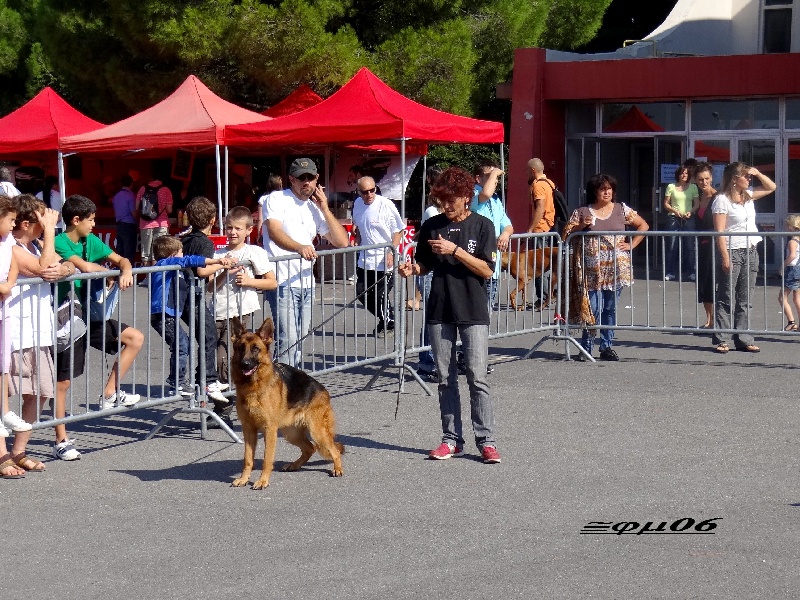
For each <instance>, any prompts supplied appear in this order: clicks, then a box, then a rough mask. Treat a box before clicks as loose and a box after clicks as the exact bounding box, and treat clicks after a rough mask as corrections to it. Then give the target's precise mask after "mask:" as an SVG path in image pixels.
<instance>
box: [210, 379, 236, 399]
mask: <svg viewBox="0 0 800 600" xmlns="http://www.w3.org/2000/svg"><path fill="white" fill-rule="evenodd" d="M223 386H224V387H223ZM227 387H228V384H227V383H220V382H219V381H212V382H211V383H209V384H208V385H207V386H206V396H208V397H209V398H211V399H212V400H216V401H217V402H221V403H223V404H228V403H229V402H230V400H228V399H227V398H226V397H225V396H223V395H222V390H224V389H226V388H227Z"/></svg>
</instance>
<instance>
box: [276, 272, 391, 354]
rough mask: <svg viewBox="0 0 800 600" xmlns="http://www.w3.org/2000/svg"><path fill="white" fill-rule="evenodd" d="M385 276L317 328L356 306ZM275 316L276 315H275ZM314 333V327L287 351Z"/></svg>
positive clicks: (287, 350) (287, 349)
mask: <svg viewBox="0 0 800 600" xmlns="http://www.w3.org/2000/svg"><path fill="white" fill-rule="evenodd" d="M384 273H386V271H384ZM385 278H386V275H384V276H383V277H382V278H379V279H378V280H377V281H376V282H375V283H373V284H372V285H371V286H369V287H367V288H364V291H363V292H362V293H361V294H358V295H357V296H356V297H355V298H353V299H352V300H351V301H350V302H348V303H347V304H344V305H343V306H342V307H341V308H340V309H339V310H337V311H336V312H335V313H333V314H332V315H331V316H329V317H328V318H327V319H325V320H324V321H322V322H321V323H319V324H318V325H317V328H319V327H322V326H323V325H326V324H327V323H329V322H330V321H331V320H332V319H334V318H336V316H338V315H339V314H341V313H342V312H343V311H345V310H346V309H348V308H350V307H351V306H355V305H356V302H358V299H359V298H361V297H366V295H367V292H369V291H370V290H371V289H373V288H374V287H376V286H377V285H378V284H379V283H380V282H381V280H382V279H385ZM387 296H388V294H387ZM273 316H274V315H273ZM273 320H274V319H273ZM313 333H314V328H312V329H311V330H310V331H309V332H308V333H307V334H305V335H304V336H303V337H301V338H298V339H297V341H296V342H295V343H294V344H292V345H291V346H289V347H288V348H286V353H287V354H288V352H289V351H290V350H292V349H293V348H294V347H295V346H297V345H298V344H300V343H301V342H302V341H303V340H305V339H306V338H307V337H309V336H311V335H312V334H313Z"/></svg>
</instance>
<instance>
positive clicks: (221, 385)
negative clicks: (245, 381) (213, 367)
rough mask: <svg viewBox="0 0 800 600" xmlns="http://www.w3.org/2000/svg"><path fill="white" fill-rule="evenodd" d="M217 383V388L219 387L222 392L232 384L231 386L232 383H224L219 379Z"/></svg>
mask: <svg viewBox="0 0 800 600" xmlns="http://www.w3.org/2000/svg"><path fill="white" fill-rule="evenodd" d="M215 383H216V384H217V389H218V390H219V391H220V392H224V391H225V390H227V389H228V388H229V387H231V386H230V385H228V384H227V383H222V382H221V381H220V380H219V379H218V380H217V381H216V382H215Z"/></svg>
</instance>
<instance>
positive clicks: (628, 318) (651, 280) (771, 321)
mask: <svg viewBox="0 0 800 600" xmlns="http://www.w3.org/2000/svg"><path fill="white" fill-rule="evenodd" d="M612 235H615V236H617V237H621V238H624V239H626V240H628V241H630V240H631V238H633V237H635V236H643V237H644V239H643V240H642V242H641V243H640V244H639V246H638V247H637V248H636V249H634V250H633V257H632V267H633V281H634V283H633V285H632V286H630V287H623V288H622V291H621V294H620V297H619V299H618V301H617V305H616V309H617V310H616V324H614V325H609V324H608V323H598V324H596V325H594V326H592V327H591V329H594V330H598V331H599V330H604V329H610V330H615V331H624V330H630V331H657V332H663V333H683V334H687V333H692V334H704V335H709V336H711V335H713V334H715V333H729V334H737V333H747V334H750V335H760V336H765V335H766V336H792V335H796V333H795V332H792V331H788V332H787V331H784V327H785V326H786V320H785V318H784V315H783V310H782V309H781V308H780V306H779V304H778V300H777V296H778V292H779V291H780V290H782V289H783V288H784V287H785V285H784V284H785V281H784V272H783V268H782V267H780V268H779V269H778V270H772V271H771V268H770V265H771V264H772V261H771V260H770V258H771V257H772V256H780V257H783V256H784V251H785V246H786V241H787V240H788V238H789V237H791V235H792V234H791V233H785V232H769V231H763V232H761V231H760V232H758V233H727V232H720V233H717V232H707V231H680V232H679V231H647V232H644V233H640V232H634V231H627V232H619V231H617V232H600V231H598V232H583V231H581V232H574V233H572V234H570V236H569V237H568V238H567V239H566V240H565V242H564V249H565V252H564V257H563V260H562V262H563V272H564V277H563V287H564V292H563V294H564V299H565V300H568V299H569V291H570V288H571V286H574V285H575V282H574V281H573V279H574V272H573V270H572V267H571V265H570V260H569V256H570V255H571V253H574V252H584V251H585V250H583V248H584V247H585V246H584V244H583V243H582V240H583V239H586V238H591V237H600V236H612ZM756 236H757V237H760V238H762V241H761V242H760V243H759V244H758V245H757V246H756V248H757V261H758V272H757V275H755V281H753V282H752V283H753V286H752V287H753V291H752V293H750V290H749V288H750V287H751V286H750V285H749V284H750V283H751V280H750V279H749V277H750V274H749V273H748V275H747V283H748V286H747V292H746V293H747V298H746V302H745V311H746V314H745V322H746V326H745V327H739V328H737V327H736V326H735V321H734V316H733V314H731V327H729V328H718V327H717V323H716V317H717V296H716V289H717V286H718V285H719V284H720V283H721V282H722V280H723V279H722V278H724V277H728V285H731V283H732V276H731V273H727V274H726V273H723V272H722V270H721V268H720V255H719V251H718V249H717V243H718V242H717V239H718V238H720V237H724V238H727V237H736V238H752V237H756ZM670 238H676V244H677V256H678V258H677V265H678V269H677V273H675V274H674V275H675V279H674V280H672V279H669V280H665V276H666V275H668V273H667V271H666V269H667V258H666V254H667V252H668V248H669V242H670ZM709 245H710V246H709ZM701 249H702V251H701ZM581 258H583V257H581ZM684 258H686V259H687V260H688V265H689V267H690V273H685V271H683V270H682V268H681V267H682V266H683V267H684V269H685V263H684ZM615 260H616V255H615ZM613 267H614V268H613V272H614V274H615V277H616V264H614V265H613ZM703 273H708V275H707V276H706V277H705V278H702V277H703V276H702V274H703ZM698 274H699V275H700V279H698ZM670 275H671V274H670ZM709 278H710V279H709ZM616 283H617V282H616V280H615V281H614V286H615V287H616ZM704 283H705V284H706V285H708V284H710V286H711V290H712V292H713V321H712V326H711V327H710V328H707V327H704V325H705V323H704V321H705V309H704V308H703V305H702V304H701V303H699V302H698V291H699V289H700V286H701V285H703V284H704ZM568 305H569V302H568V301H565V302H564V307H563V311H562V314H563V316H564V319H565V324H564V325H563V326H562V328H561V330H560V332H559V334H558V338H559V339H564V340H566V341H567V342H568V343H567V344H566V356H567V358H569V357H570V346H574V347H575V348H576V349H577V350H578V352H582V350H581V349H580V345H579V344H578V342H577V340H576V337H575V336H576V335H580V333H581V331H582V330H583V329H584V328H583V327H582V326H580V325H578V324H576V323H572V321H573V320H574V315H573V314H571V313H570V308H569V306H568ZM776 311H779V312H780V315H779V316H775V315H776ZM731 313H733V307H731Z"/></svg>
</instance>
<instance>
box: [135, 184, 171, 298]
mask: <svg viewBox="0 0 800 600" xmlns="http://www.w3.org/2000/svg"><path fill="white" fill-rule="evenodd" d="M172 202H173V201H172V192H171V191H170V189H169V188H168V187H167V186H166V185H164V183H163V182H162V181H161V180H160V179H154V180H153V181H151V182H150V183H148V184H147V185H144V186H142V187H141V188H140V189H139V192H138V193H137V194H136V212H137V214H138V216H139V233H140V236H141V239H142V266H144V267H149V266H152V265H153V264H155V261H154V260H153V240H154V239H156V238H158V237H161V236H162V235H167V233H168V232H169V214H170V213H171V212H172ZM140 285H147V278H146V277H145V278H144V279H143V280H142V281H141V282H140Z"/></svg>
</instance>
